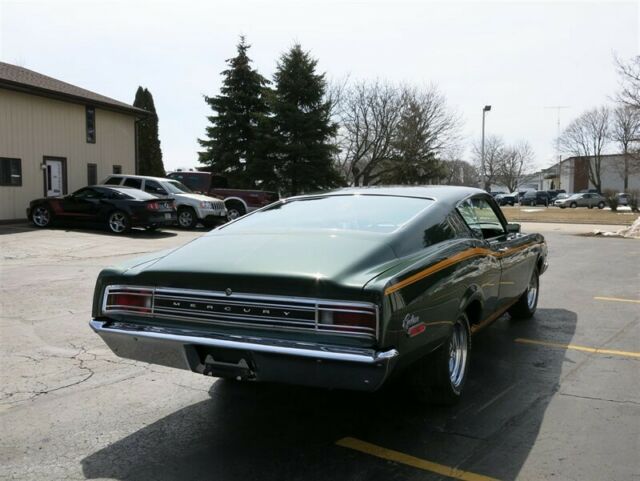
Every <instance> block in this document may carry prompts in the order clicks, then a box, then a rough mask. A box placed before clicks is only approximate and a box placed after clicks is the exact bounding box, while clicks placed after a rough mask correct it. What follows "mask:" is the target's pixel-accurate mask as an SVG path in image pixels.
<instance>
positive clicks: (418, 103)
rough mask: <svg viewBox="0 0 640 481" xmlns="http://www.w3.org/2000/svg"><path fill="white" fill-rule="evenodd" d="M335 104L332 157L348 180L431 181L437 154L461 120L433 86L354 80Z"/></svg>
mask: <svg viewBox="0 0 640 481" xmlns="http://www.w3.org/2000/svg"><path fill="white" fill-rule="evenodd" d="M340 104H341V105H340V107H339V108H338V109H336V111H337V112H339V117H340V129H339V145H340V154H339V157H338V161H337V162H338V165H339V167H340V170H341V171H342V173H343V175H344V176H345V177H346V178H347V179H348V181H349V183H351V184H353V185H375V184H379V183H381V182H385V183H402V184H415V183H425V182H433V181H434V180H437V178H438V177H439V176H440V168H439V161H438V158H439V156H440V154H441V152H442V151H443V149H444V148H445V147H446V146H447V145H450V144H451V143H453V142H455V141H457V138H458V136H459V130H460V129H459V127H460V125H461V120H460V118H459V117H458V116H457V114H455V113H454V112H452V111H451V110H450V109H449V108H448V106H447V104H446V100H445V98H444V95H442V94H441V93H440V92H439V91H438V89H437V88H435V87H433V86H429V87H426V88H424V89H418V88H415V87H407V86H404V87H400V86H396V85H393V84H389V83H383V82H379V81H377V82H373V83H371V82H359V83H355V84H353V85H351V86H349V87H347V88H346V89H344V91H343V94H342V97H341V102H340Z"/></svg>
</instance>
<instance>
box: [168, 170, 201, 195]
mask: <svg viewBox="0 0 640 481" xmlns="http://www.w3.org/2000/svg"><path fill="white" fill-rule="evenodd" d="M168 177H169V178H170V179H175V180H178V181H180V182H182V183H183V184H184V185H186V186H187V187H188V188H189V189H191V190H194V191H198V192H208V191H209V185H210V183H211V176H210V175H209V174H198V173H191V174H190V173H187V172H174V173H172V174H169V176H168Z"/></svg>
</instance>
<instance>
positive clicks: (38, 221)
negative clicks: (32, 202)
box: [31, 205, 51, 229]
mask: <svg viewBox="0 0 640 481" xmlns="http://www.w3.org/2000/svg"><path fill="white" fill-rule="evenodd" d="M31 222H33V223H34V225H35V226H36V227H40V228H41V229H43V228H45V227H49V225H50V224H51V209H49V207H47V206H46V205H38V206H36V207H34V209H33V212H31Z"/></svg>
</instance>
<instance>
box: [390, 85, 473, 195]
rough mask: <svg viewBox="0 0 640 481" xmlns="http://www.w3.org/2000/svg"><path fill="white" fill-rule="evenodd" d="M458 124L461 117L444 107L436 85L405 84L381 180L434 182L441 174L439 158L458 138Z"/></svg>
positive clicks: (396, 182)
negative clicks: (422, 87)
mask: <svg viewBox="0 0 640 481" xmlns="http://www.w3.org/2000/svg"><path fill="white" fill-rule="evenodd" d="M460 124H461V122H460V118H459V117H458V116H457V114H455V113H454V112H452V111H451V110H450V109H449V108H448V107H447V104H446V100H445V98H444V95H442V94H441V93H440V92H439V91H438V89H437V88H435V87H434V86H429V87H427V88H425V89H417V88H415V87H405V88H404V89H403V91H402V115H401V117H400V120H399V122H398V125H397V126H396V131H395V134H394V139H393V156H392V157H391V158H389V159H387V160H386V161H385V162H384V164H383V173H382V174H381V175H380V180H381V181H382V182H384V183H391V184H427V183H435V182H437V181H438V180H439V179H440V177H442V175H443V164H442V162H441V161H440V157H441V156H442V153H443V151H444V150H445V148H446V147H447V146H448V145H451V144H452V143H454V142H456V141H457V139H458V135H459V126H460Z"/></svg>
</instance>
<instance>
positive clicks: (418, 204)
mask: <svg viewBox="0 0 640 481" xmlns="http://www.w3.org/2000/svg"><path fill="white" fill-rule="evenodd" d="M134 266H135V267H134ZM546 266H547V247H546V243H545V241H544V238H543V237H542V236H541V235H540V234H523V233H521V232H520V226H519V225H518V224H507V221H506V219H505V217H504V215H503V213H502V212H501V210H500V208H499V207H498V205H497V204H496V203H495V201H494V200H493V199H492V197H491V196H490V195H489V194H488V193H486V192H484V191H482V190H480V189H473V188H468V187H393V188H392V187H389V188H375V189H374V188H371V189H367V188H351V189H343V190H338V191H335V192H329V193H324V194H319V195H307V196H300V197H293V198H290V199H286V200H282V201H279V202H276V203H274V204H272V205H270V206H267V207H265V208H263V209H260V210H258V211H256V212H253V213H251V214H248V215H246V216H245V217H242V218H239V219H236V220H235V221H233V222H230V223H228V224H225V225H223V226H221V227H218V228H217V229H214V230H212V231H211V232H209V233H208V234H206V235H205V236H203V237H200V238H198V239H196V240H194V241H192V242H191V243H189V244H186V245H185V246H182V247H181V248H180V249H177V250H173V251H171V252H169V253H167V252H164V253H158V254H156V255H155V256H151V257H149V256H147V257H146V258H145V259H144V261H141V260H131V261H126V262H125V263H124V264H122V265H120V266H118V267H112V268H109V269H105V270H103V271H102V272H101V273H100V275H99V276H98V279H97V282H96V287H95V293H94V298H93V311H92V316H93V318H92V320H91V321H90V325H91V327H92V328H93V330H94V331H95V332H97V333H98V334H99V335H100V336H101V337H102V339H103V340H104V341H105V342H106V344H107V345H108V346H109V347H110V348H111V349H112V350H113V352H114V353H115V354H116V355H118V356H121V357H125V358H130V359H135V360H138V361H145V362H149V363H153V364H162V365H165V366H172V367H177V368H182V369H187V370H191V371H193V372H196V373H200V374H205V375H211V376H217V377H223V378H232V379H236V380H239V381H240V380H251V381H268V382H283V383H290V384H300V385H311V386H319V387H327V388H347V389H355V390H365V391H374V390H376V389H378V388H380V387H381V386H382V385H383V384H384V383H385V382H387V381H388V380H389V379H390V378H392V377H395V376H397V375H399V374H400V373H403V372H404V373H406V374H407V375H408V377H409V378H410V379H411V382H412V384H413V385H414V387H415V388H417V389H418V391H420V392H422V393H423V394H428V395H430V396H432V397H431V399H432V400H434V401H436V402H444V403H451V402H455V401H456V400H457V399H458V398H459V397H460V395H461V393H462V391H463V388H464V385H465V381H466V378H467V371H468V368H469V360H470V357H469V349H470V347H471V344H470V336H471V334H473V333H476V332H477V331H479V330H480V329H482V328H483V327H485V326H487V325H489V324H490V323H491V322H493V321H494V320H495V319H497V318H499V317H500V316H501V315H502V314H503V313H505V312H509V313H510V315H511V316H512V317H514V318H530V317H531V316H533V314H534V312H535V310H536V306H537V302H538V293H539V292H540V290H539V276H540V275H541V274H542V273H543V272H544V271H545V269H546Z"/></svg>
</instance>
